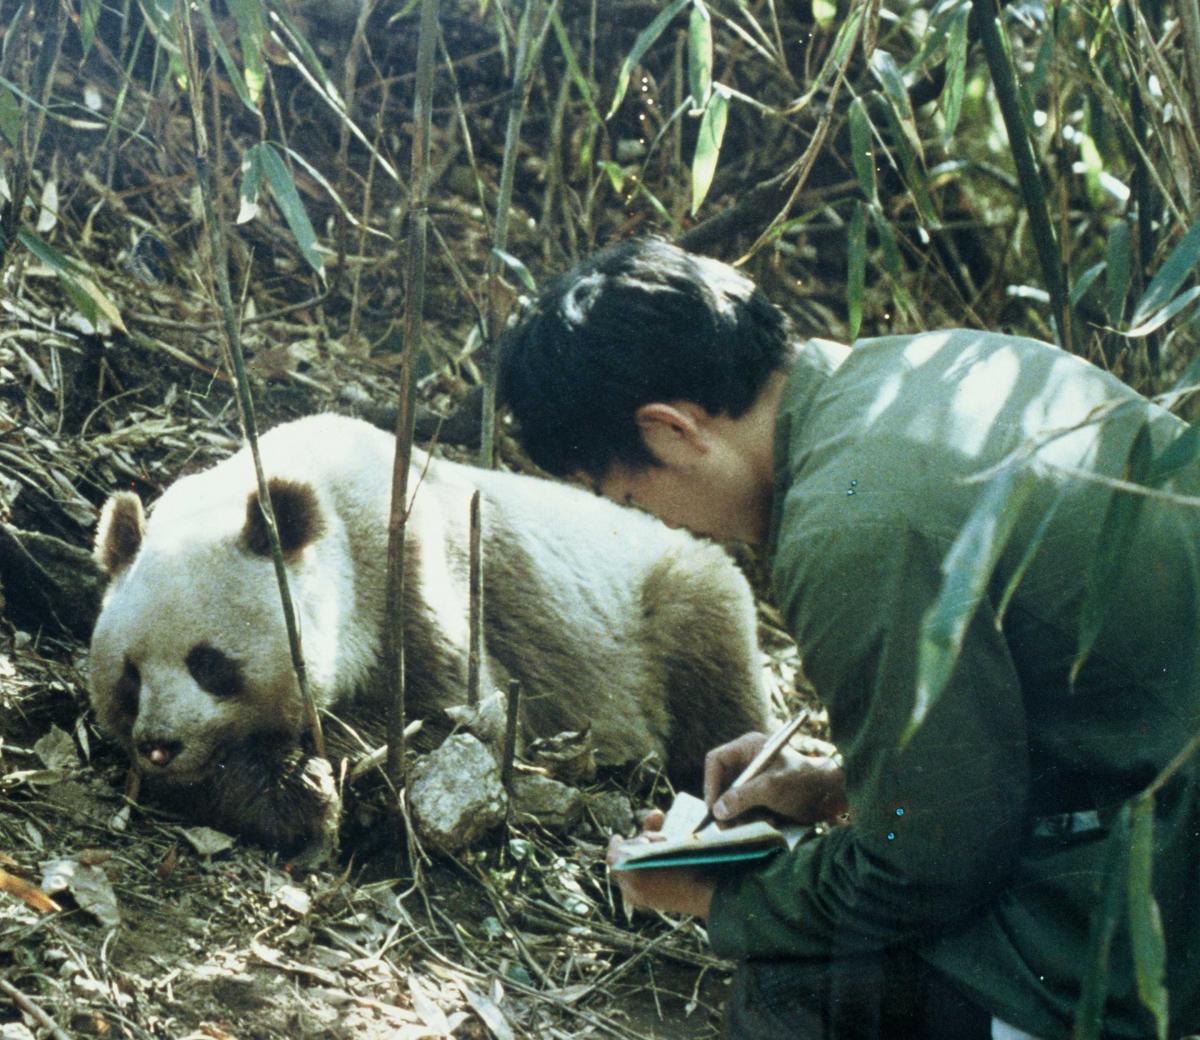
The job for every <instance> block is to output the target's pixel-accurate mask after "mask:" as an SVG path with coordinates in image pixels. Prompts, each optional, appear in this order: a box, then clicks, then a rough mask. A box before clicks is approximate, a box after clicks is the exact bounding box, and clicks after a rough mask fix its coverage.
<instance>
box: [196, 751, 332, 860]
mask: <svg viewBox="0 0 1200 1040" xmlns="http://www.w3.org/2000/svg"><path fill="white" fill-rule="evenodd" d="M212 788H213V798H212V804H211V807H210V812H211V814H212V816H213V817H214V818H215V823H216V825H217V826H220V827H222V829H225V830H229V831H231V832H233V833H235V834H238V835H241V836H243V837H246V838H249V839H250V840H252V841H255V842H258V843H260V844H262V845H265V846H267V847H268V848H272V849H278V850H279V851H280V852H282V853H284V854H285V855H288V856H293V857H294V858H295V859H296V861H299V860H300V859H301V858H302V859H303V861H304V862H303V863H302V864H301V865H304V866H316V865H317V864H318V863H320V862H322V861H323V860H324V859H325V858H326V857H328V856H329V855H331V854H332V853H333V852H334V851H335V850H336V849H337V835H338V826H339V824H340V822H341V814H342V804H341V798H340V797H339V795H338V791H337V784H336V783H335V782H334V776H333V769H332V768H331V766H330V764H329V762H328V761H327V760H325V759H323V758H319V757H317V756H316V755H313V754H309V753H306V752H305V751H303V750H301V748H299V747H298V746H296V745H295V744H294V743H292V742H290V741H287V740H286V739H283V738H270V737H262V736H259V737H257V738H255V739H252V740H247V741H245V742H243V743H241V744H239V745H237V746H234V747H232V748H229V749H227V750H226V751H225V753H224V754H223V755H222V756H221V759H220V761H219V762H217V763H216V769H215V770H214V774H213V780H212Z"/></svg>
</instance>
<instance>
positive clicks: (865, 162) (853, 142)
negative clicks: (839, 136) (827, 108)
mask: <svg viewBox="0 0 1200 1040" xmlns="http://www.w3.org/2000/svg"><path fill="white" fill-rule="evenodd" d="M850 157H851V159H853V160H854V173H855V175H856V176H857V177H858V185H859V187H860V188H862V191H863V194H864V195H865V196H866V197H867V198H868V199H870V200H871V201H872V202H878V201H879V191H878V186H877V184H876V181H875V149H874V147H873V144H872V140H871V118H870V116H868V115H867V106H866V105H864V104H863V99H862V98H861V97H856V98H855V99H854V100H853V101H851V102H850Z"/></svg>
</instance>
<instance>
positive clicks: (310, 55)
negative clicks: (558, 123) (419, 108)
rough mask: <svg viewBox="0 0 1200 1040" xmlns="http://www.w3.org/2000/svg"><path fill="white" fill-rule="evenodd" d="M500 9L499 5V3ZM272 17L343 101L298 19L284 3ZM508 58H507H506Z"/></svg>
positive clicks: (323, 84)
mask: <svg viewBox="0 0 1200 1040" xmlns="http://www.w3.org/2000/svg"><path fill="white" fill-rule="evenodd" d="M497 11H499V5H497ZM271 17H272V18H276V19H278V20H279V23H280V24H281V25H282V26H283V27H284V29H285V30H286V31H287V36H288V39H289V40H290V41H291V42H292V43H293V44H295V46H296V48H297V49H298V50H299V51H300V54H299V57H300V60H301V61H302V62H303V63H304V67H305V68H306V69H307V70H308V71H309V72H310V73H311V74H312V75H313V76H314V77H315V78H316V80H317V82H318V83H320V84H321V89H322V90H324V91H325V92H326V93H327V94H328V95H329V96H330V97H331V98H334V99H335V100H336V101H338V102H339V104H340V103H341V98H342V96H341V94H340V93H339V92H338V88H337V87H336V86H335V85H334V82H333V80H331V79H330V78H329V73H328V72H326V71H325V66H324V64H323V63H322V62H321V59H320V58H318V57H317V52H316V51H315V50H313V46H312V44H311V43H309V42H308V37H307V36H305V35H304V33H303V32H301V31H300V26H299V25H298V24H297V23H296V20H295V19H294V18H293V17H292V16H291V15H290V14H288V12H287V10H286V8H285V7H284V6H283V4H273V5H272V6H271ZM506 39H507V37H506V36H505V35H504V33H503V31H502V32H501V33H500V40H501V43H503V41H504V40H506ZM506 60H507V59H506Z"/></svg>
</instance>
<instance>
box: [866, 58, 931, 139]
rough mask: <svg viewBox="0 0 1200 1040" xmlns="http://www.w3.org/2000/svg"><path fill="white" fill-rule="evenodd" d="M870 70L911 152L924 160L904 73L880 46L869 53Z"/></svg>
mask: <svg viewBox="0 0 1200 1040" xmlns="http://www.w3.org/2000/svg"><path fill="white" fill-rule="evenodd" d="M871 72H872V73H873V74H874V76H875V78H876V79H877V80H878V81H879V85H880V86H881V87H883V93H884V97H886V98H887V100H888V101H889V102H890V103H891V106H892V109H893V111H894V112H895V113H896V118H897V122H898V123H899V125H900V127H901V129H902V130H903V131H904V136H905V137H906V138H907V139H908V144H909V147H910V148H911V149H912V151H913V154H914V155H916V156H918V157H919V158H920V159H921V161H922V162H924V160H925V155H924V151H923V150H922V147H921V135H920V134H919V133H917V120H916V117H915V116H914V115H913V110H912V102H911V101H910V100H909V97H908V87H907V86H905V84H904V73H903V72H901V71H900V66H899V65H897V64H896V59H895V58H893V57H892V55H891V54H889V53H888V52H887V51H885V50H883V49H882V48H876V50H875V53H874V54H873V55H871Z"/></svg>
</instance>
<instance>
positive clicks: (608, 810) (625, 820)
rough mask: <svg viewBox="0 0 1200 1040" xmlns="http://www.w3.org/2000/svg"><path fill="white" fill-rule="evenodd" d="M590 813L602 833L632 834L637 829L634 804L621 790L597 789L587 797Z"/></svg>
mask: <svg viewBox="0 0 1200 1040" xmlns="http://www.w3.org/2000/svg"><path fill="white" fill-rule="evenodd" d="M587 809H588V814H589V815H590V816H591V818H592V819H593V820H594V821H595V823H596V827H597V829H598V830H599V831H600V833H601V834H604V835H609V834H630V833H632V831H633V830H634V829H635V828H634V820H633V804H632V803H631V802H630V801H629V796H628V795H624V794H622V793H621V792H620V791H597V792H595V793H594V794H589V795H588V797H587Z"/></svg>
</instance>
